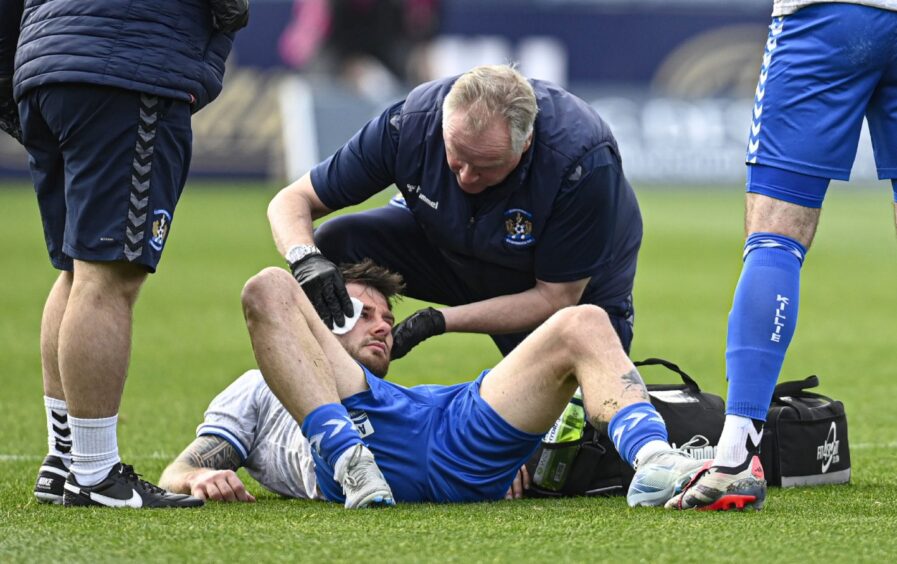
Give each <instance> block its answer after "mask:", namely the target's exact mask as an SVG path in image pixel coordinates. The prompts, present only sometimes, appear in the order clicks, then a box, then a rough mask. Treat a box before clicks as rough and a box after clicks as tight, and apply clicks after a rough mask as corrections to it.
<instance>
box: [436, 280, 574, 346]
mask: <svg viewBox="0 0 897 564" xmlns="http://www.w3.org/2000/svg"><path fill="white" fill-rule="evenodd" d="M588 283H589V279H588V278H583V279H582V280H575V281H573V282H561V283H554V282H543V281H541V280H537V281H536V285H535V286H533V287H532V288H530V289H529V290H526V291H524V292H520V293H518V294H509V295H507V296H499V297H496V298H491V299H488V300H483V301H481V302H474V303H470V304H465V305H462V306H455V307H448V308H444V309H440V311H441V312H442V314H443V315H444V316H445V330H446V332H449V331H454V332H465V333H488V334H490V335H499V334H502V333H517V332H520V331H530V330H532V329H535V328H536V327H538V326H539V325H540V324H541V323H542V322H543V321H545V320H546V319H548V318H549V317H551V315H552V314H554V312H556V311H558V310H559V309H563V308H565V307H567V306H571V305H576V304H577V303H579V300H580V298H582V293H583V291H584V290H585V288H586V285H587V284H588Z"/></svg>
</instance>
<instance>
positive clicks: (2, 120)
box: [0, 77, 22, 143]
mask: <svg viewBox="0 0 897 564" xmlns="http://www.w3.org/2000/svg"><path fill="white" fill-rule="evenodd" d="M0 129H2V130H3V131H5V132H6V133H9V134H10V135H12V136H13V138H15V140H16V141H18V142H19V143H21V142H22V124H21V123H20V122H19V108H18V107H17V106H16V102H15V100H13V98H12V78H10V77H0Z"/></svg>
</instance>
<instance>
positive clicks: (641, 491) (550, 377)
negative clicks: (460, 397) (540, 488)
mask: <svg viewBox="0 0 897 564" xmlns="http://www.w3.org/2000/svg"><path fill="white" fill-rule="evenodd" d="M577 385H578V386H580V387H581V388H582V395H583V402H584V405H585V410H586V414H587V417H588V418H589V421H590V422H591V423H592V424H593V425H596V426H597V425H599V424H600V423H601V422H607V421H609V422H610V425H609V433H610V435H611V438H612V439H613V441H614V445H615V446H616V447H617V450H618V451H619V452H620V455H621V456H622V457H623V458H624V459H625V460H626V461H627V462H628V463H629V464H631V465H632V466H633V467H635V468H636V471H637V472H636V477H635V478H634V479H633V484H632V487H631V488H630V491H629V493H628V495H627V498H628V501H629V503H630V505H633V506H634V505H660V504H663V503H664V502H666V501H667V500H668V499H669V498H670V497H671V496H672V495H673V494H674V493H676V490H677V488H678V487H680V486H681V485H683V484H684V483H685V482H687V481H688V479H689V478H690V477H691V475H692V474H693V473H694V472H695V471H696V470H697V469H698V467H700V465H701V463H700V462H698V461H695V460H693V459H690V458H688V457H687V456H685V455H684V454H682V453H680V452H678V451H674V450H673V449H672V448H671V447H670V446H669V444H668V442H667V430H666V426H665V425H664V422H663V418H662V417H661V416H660V414H659V413H657V410H655V409H654V407H653V406H652V405H651V403H650V399H649V397H648V391H647V389H646V388H645V384H644V382H643V381H642V379H641V376H640V375H639V373H638V370H636V368H635V366H634V365H633V364H632V361H630V360H629V357H627V356H626V353H625V352H624V351H623V347H622V346H621V344H620V340H619V338H618V337H617V334H616V331H615V329H614V327H613V325H612V324H611V323H610V320H609V317H608V315H607V313H606V312H604V311H603V310H602V309H600V308H598V307H596V306H590V305H583V306H577V307H571V308H565V309H563V310H561V311H559V312H558V313H556V314H554V315H553V316H552V317H551V318H549V319H548V320H547V321H546V322H545V323H543V324H542V325H541V326H540V327H538V328H537V329H536V330H535V331H533V333H532V334H531V335H530V336H529V337H528V338H527V339H526V340H525V341H523V343H521V344H520V346H518V347H517V348H516V349H514V351H513V352H511V354H509V355H508V356H507V357H506V358H505V359H504V360H502V361H501V362H500V363H499V364H498V365H497V366H496V367H495V368H494V369H492V370H491V371H490V372H489V374H487V375H486V377H485V378H484V379H483V382H482V385H481V387H480V396H481V397H482V398H483V400H485V402H486V403H487V404H489V406H491V407H492V409H494V410H495V412H496V413H497V414H498V415H499V416H500V417H501V418H502V419H503V420H504V421H506V422H507V423H508V424H510V425H511V426H512V427H514V428H515V429H517V430H519V431H523V432H526V433H533V434H541V433H545V432H546V431H548V429H549V428H550V427H551V425H552V424H553V423H554V421H555V420H556V419H557V417H558V416H559V415H560V414H561V412H562V411H563V410H564V407H565V406H566V404H567V402H568V401H569V400H570V398H571V396H572V395H573V392H574V391H575V389H576V387H577Z"/></svg>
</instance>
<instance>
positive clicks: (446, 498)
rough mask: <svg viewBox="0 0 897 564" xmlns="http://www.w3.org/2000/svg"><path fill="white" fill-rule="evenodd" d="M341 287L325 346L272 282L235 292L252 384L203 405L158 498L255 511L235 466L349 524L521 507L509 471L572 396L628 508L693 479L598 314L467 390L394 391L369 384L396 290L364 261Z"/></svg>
mask: <svg viewBox="0 0 897 564" xmlns="http://www.w3.org/2000/svg"><path fill="white" fill-rule="evenodd" d="M343 276H344V277H345V279H346V282H347V288H348V290H349V294H350V296H351V297H352V298H353V300H354V301H356V302H357V303H356V311H359V310H360V311H359V314H358V319H357V321H356V322H355V325H354V327H352V329H351V330H349V331H347V332H344V333H343V334H339V335H337V334H334V333H333V332H331V331H330V330H329V329H327V327H326V326H325V325H324V323H323V322H322V321H321V320H320V318H319V317H318V315H317V313H316V312H315V309H314V308H313V307H312V305H311V303H310V302H309V301H308V299H307V297H306V296H305V294H304V293H303V292H302V289H301V288H300V286H299V285H298V284H296V281H295V280H294V279H293V278H292V276H290V274H289V273H288V272H286V271H285V270H281V269H276V268H268V269H265V270H263V271H262V272H261V273H259V274H258V275H256V276H254V277H253V278H252V279H250V280H249V281H248V282H247V284H246V286H245V288H244V290H243V296H242V300H243V309H244V313H245V316H246V321H247V325H248V327H249V333H250V339H251V341H252V346H253V350H254V352H255V357H256V360H257V362H258V365H259V369H260V370H253V371H250V372H247V373H246V374H244V375H243V376H241V377H240V378H239V379H237V380H236V381H235V382H234V383H233V384H231V385H230V386H229V387H228V388H227V389H226V390H224V391H223V392H222V393H221V394H219V395H218V397H216V398H215V399H214V400H213V401H212V403H211V405H210V406H209V409H208V411H206V415H205V421H204V422H203V423H202V424H201V425H200V426H199V428H198V429H197V435H198V438H197V439H196V440H195V441H193V443H191V444H190V445H189V446H188V447H187V448H186V449H185V450H184V452H183V453H181V455H180V456H178V458H177V459H176V460H175V461H174V462H173V463H172V464H171V465H169V467H168V468H167V469H166V470H165V472H164V473H163V475H162V478H161V480H160V483H161V484H162V485H163V486H164V487H166V488H168V489H169V490H171V491H177V492H185V493H187V492H189V493H192V494H193V495H195V496H197V497H201V498H205V499H216V500H227V501H254V499H255V498H254V497H253V496H252V494H250V493H249V492H248V491H247V490H246V488H245V486H244V485H243V484H242V482H241V481H240V479H239V478H238V477H237V475H236V474H235V473H234V471H235V470H237V469H238V468H240V467H241V466H242V467H245V468H246V469H247V471H248V472H249V474H250V475H251V476H252V477H253V478H255V479H256V480H258V481H259V483H260V484H262V485H263V486H264V487H265V488H267V489H269V490H271V491H273V492H275V493H278V494H281V495H285V496H289V497H296V498H312V499H314V498H320V499H326V500H330V501H336V502H340V503H344V504H345V506H346V507H347V508H354V507H368V506H384V505H393V504H394V503H395V502H396V501H398V502H473V501H489V500H500V499H502V498H506V497H520V493H521V490H522V485H523V484H522V483H521V481H522V475H521V472H522V471H521V467H522V466H523V465H524V463H525V462H526V461H527V459H528V458H529V457H530V456H531V455H532V454H533V452H534V451H535V450H536V448H537V447H538V446H539V443H540V440H541V438H542V436H543V435H544V434H545V433H546V432H547V431H548V429H549V428H550V427H551V425H552V424H553V423H554V421H555V420H556V419H557V417H558V416H559V415H560V414H561V412H562V411H563V409H564V407H565V406H566V405H567V402H568V401H569V400H570V398H571V397H572V395H573V393H574V391H575V390H576V388H577V386H579V387H581V388H582V394H583V400H584V402H585V408H586V412H587V413H588V417H589V419H590V421H592V422H593V423H595V424H597V423H599V422H600V421H610V428H609V431H610V435H611V436H612V437H613V438H614V442H615V445H616V447H617V450H618V451H619V452H620V453H621V455H622V456H623V457H624V458H625V459H626V460H627V461H628V462H629V463H630V464H631V465H633V466H634V467H635V468H636V474H635V478H634V479H633V481H632V485H631V486H630V489H629V492H628V494H627V500H628V502H629V504H630V505H631V506H636V505H652V506H656V505H663V504H664V503H665V502H666V501H667V500H668V499H669V498H671V497H672V496H673V495H675V494H676V493H678V491H679V490H680V488H681V487H682V485H683V484H684V483H686V482H687V481H688V480H689V479H690V478H691V476H692V475H693V474H694V473H695V472H696V471H697V470H698V468H699V467H700V466H701V462H700V461H696V460H693V459H691V458H689V457H687V456H686V455H684V454H682V453H681V452H679V451H676V450H673V449H672V448H671V447H670V446H669V444H668V442H667V431H666V427H665V426H664V423H663V420H662V419H661V417H660V415H659V414H658V413H657V412H656V411H655V410H654V407H653V406H652V405H651V403H650V402H649V399H648V393H647V391H646V389H645V385H644V383H643V382H642V379H641V377H640V376H639V373H638V371H637V370H636V369H635V367H634V366H633V364H632V362H631V361H630V360H629V358H628V357H627V356H626V354H625V353H624V352H623V349H622V347H621V345H620V341H619V338H618V337H617V335H616V333H615V332H614V329H613V327H612V326H611V324H610V322H609V321H608V317H607V315H606V314H605V313H604V311H602V310H601V309H600V308H598V307H596V306H577V307H570V308H565V309H563V310H561V311H559V312H557V313H556V314H555V315H553V316H552V317H551V318H550V319H549V320H548V321H546V322H545V323H544V324H543V325H542V326H540V327H539V328H538V329H536V330H535V331H534V332H533V334H532V335H530V336H529V337H527V339H526V340H524V341H523V342H522V343H521V344H520V345H519V346H518V347H517V348H516V349H515V350H514V351H513V352H512V353H511V354H509V355H508V356H507V357H505V358H504V359H503V360H502V361H501V362H499V364H498V365H497V366H495V367H494V368H493V369H491V370H487V371H484V372H483V373H481V374H480V375H479V376H478V377H477V378H475V379H474V380H472V381H470V382H465V383H462V384H456V385H450V386H440V385H423V386H415V387H411V388H406V387H403V386H399V385H397V384H393V383H390V382H388V381H386V380H384V379H383V378H384V377H385V376H386V372H387V369H388V367H389V361H390V351H391V348H392V334H391V330H392V327H393V323H394V318H393V315H392V311H391V299H392V298H393V297H394V296H395V295H397V294H398V293H399V292H400V291H401V278H399V277H398V275H396V274H393V273H390V272H389V271H386V270H385V269H383V268H380V267H378V266H376V265H374V264H372V263H371V262H369V261H368V262H364V263H361V264H358V265H352V266H349V267H346V268H344V269H343ZM297 422H298V423H297ZM512 486H513V487H512Z"/></svg>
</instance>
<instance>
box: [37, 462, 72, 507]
mask: <svg viewBox="0 0 897 564" xmlns="http://www.w3.org/2000/svg"><path fill="white" fill-rule="evenodd" d="M68 475H69V469H68V468H66V467H65V463H64V462H63V461H62V459H61V458H59V457H58V456H53V455H52V454H51V455H47V457H46V458H44V461H43V462H41V465H40V470H38V472H37V482H36V483H35V484H34V497H36V498H37V500H38V501H39V502H41V503H55V504H61V503H62V493H63V486H64V485H65V479H66V478H68Z"/></svg>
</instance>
